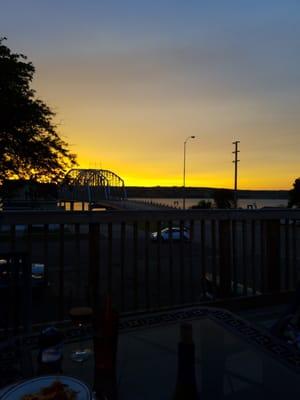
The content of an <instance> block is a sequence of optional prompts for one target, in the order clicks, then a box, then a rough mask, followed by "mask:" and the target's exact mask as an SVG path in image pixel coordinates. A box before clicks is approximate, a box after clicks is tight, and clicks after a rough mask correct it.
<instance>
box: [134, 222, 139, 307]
mask: <svg viewBox="0 0 300 400" xmlns="http://www.w3.org/2000/svg"><path fill="white" fill-rule="evenodd" d="M133 276H134V279H133V281H134V282H133V285H134V287H133V296H134V298H133V304H134V308H135V310H137V309H138V305H139V271H138V224H137V222H136V221H135V222H134V223H133Z"/></svg>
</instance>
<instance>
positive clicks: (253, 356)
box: [117, 307, 300, 400]
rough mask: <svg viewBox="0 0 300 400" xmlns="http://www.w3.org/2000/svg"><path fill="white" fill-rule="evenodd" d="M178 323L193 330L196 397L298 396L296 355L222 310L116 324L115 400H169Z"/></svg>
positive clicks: (192, 311) (167, 314)
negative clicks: (116, 383)
mask: <svg viewBox="0 0 300 400" xmlns="http://www.w3.org/2000/svg"><path fill="white" fill-rule="evenodd" d="M183 322H190V323H191V324H192V326H193V338H194V343H195V352H196V357H195V358H196V382H197V387H198V392H199V399H205V400H208V399H228V400H231V399H243V400H247V399H254V398H255V399H256V400H258V399H267V398H270V399H284V398H286V397H288V396H292V397H290V398H298V397H299V395H300V354H299V352H298V351H297V350H296V349H294V348H292V347H290V346H289V345H287V344H285V343H281V342H280V341H279V340H277V339H276V338H274V337H272V336H271V335H270V334H269V333H268V332H266V331H264V330H262V329H259V328H258V327H256V326H254V325H252V324H250V323H248V322H247V321H245V320H243V319H241V318H240V317H238V316H236V315H234V314H233V313H230V312H228V311H225V310H221V309H213V308H202V307H196V308H189V309H180V310H174V311H171V312H165V313H159V314H152V315H144V316H139V317H135V318H129V319H127V320H125V321H123V322H122V323H121V325H120V335H119V348H118V371H117V373H118V374H117V376H118V393H119V399H120V400H122V399H131V400H135V399H164V400H165V399H172V396H173V395H174V391H175V385H176V376H177V344H178V341H179V327H180V324H181V323H183Z"/></svg>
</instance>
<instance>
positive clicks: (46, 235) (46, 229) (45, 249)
mask: <svg viewBox="0 0 300 400" xmlns="http://www.w3.org/2000/svg"><path fill="white" fill-rule="evenodd" d="M48 249H49V225H48V224H45V225H44V229H43V253H44V254H43V259H44V274H45V275H44V278H45V281H46V282H49V250H48Z"/></svg>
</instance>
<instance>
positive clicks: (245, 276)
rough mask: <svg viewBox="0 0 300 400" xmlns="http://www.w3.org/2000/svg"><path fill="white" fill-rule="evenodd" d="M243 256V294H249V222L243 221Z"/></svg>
mask: <svg viewBox="0 0 300 400" xmlns="http://www.w3.org/2000/svg"><path fill="white" fill-rule="evenodd" d="M242 258H243V263H242V265H243V273H242V274H243V278H242V279H243V296H247V288H248V262H247V224H246V221H245V220H243V221H242Z"/></svg>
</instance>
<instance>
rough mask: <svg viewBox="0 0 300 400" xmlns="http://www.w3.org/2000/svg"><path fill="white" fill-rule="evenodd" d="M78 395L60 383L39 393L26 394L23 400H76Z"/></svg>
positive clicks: (55, 383)
mask: <svg viewBox="0 0 300 400" xmlns="http://www.w3.org/2000/svg"><path fill="white" fill-rule="evenodd" d="M76 395H77V393H76V392H75V391H74V390H72V389H70V388H69V387H68V385H64V384H63V383H61V382H59V381H54V382H53V383H52V384H51V385H49V386H46V387H44V388H42V389H41V390H40V391H39V392H37V393H30V394H25V395H24V396H22V398H21V400H76Z"/></svg>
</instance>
